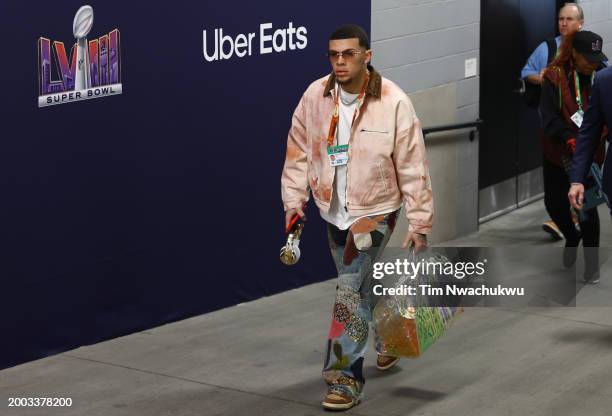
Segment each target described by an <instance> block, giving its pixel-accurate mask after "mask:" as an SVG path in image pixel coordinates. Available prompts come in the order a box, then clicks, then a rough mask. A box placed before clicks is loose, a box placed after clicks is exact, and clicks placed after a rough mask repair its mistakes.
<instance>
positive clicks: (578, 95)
mask: <svg viewBox="0 0 612 416" xmlns="http://www.w3.org/2000/svg"><path fill="white" fill-rule="evenodd" d="M594 79H595V72H593V73H592V74H591V85H593V80H594ZM574 87H575V90H576V103H577V104H578V109H579V111H583V110H582V92H581V91H580V80H579V79H578V72H576V71H574Z"/></svg>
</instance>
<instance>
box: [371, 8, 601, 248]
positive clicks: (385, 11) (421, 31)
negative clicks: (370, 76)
mask: <svg viewBox="0 0 612 416" xmlns="http://www.w3.org/2000/svg"><path fill="white" fill-rule="evenodd" d="M606 1H607V0H606ZM372 51H373V56H374V57H373V62H372V63H373V65H374V67H375V68H377V69H378V70H380V71H381V73H382V74H383V76H385V77H387V78H389V79H391V80H392V81H394V82H396V83H397V84H398V85H399V86H400V87H401V88H402V89H403V90H404V91H406V93H408V94H409V95H410V97H411V99H412V100H413V103H414V106H415V109H416V111H417V114H418V116H419V118H420V119H421V121H422V122H423V126H425V127H431V126H435V125H440V124H450V123H454V122H467V121H474V120H476V119H477V118H478V108H479V96H478V94H479V82H480V78H479V77H478V76H476V77H470V78H467V79H466V78H465V60H466V59H472V58H476V59H477V68H478V63H479V62H478V60H479V54H480V53H479V52H480V1H479V0H378V1H373V2H372ZM477 72H478V69H477ZM467 134H468V132H467V131H466V130H464V131H453V132H447V133H440V134H436V135H431V136H428V137H427V140H426V145H427V149H428V156H429V167H430V173H431V178H432V185H433V192H434V204H435V219H434V229H433V232H432V234H431V236H430V240H431V241H432V242H433V243H435V242H439V241H445V240H448V239H452V238H455V237H458V236H460V235H465V234H468V233H470V232H473V231H476V230H477V227H478V209H477V207H478V185H477V184H478V144H477V143H478V141H477V140H476V141H474V142H472V143H471V142H470V141H469V140H468V138H467ZM406 227H407V225H406V223H405V220H404V219H401V220H400V223H399V225H398V228H397V230H396V231H397V232H396V233H394V237H392V241H391V243H392V244H397V243H398V242H400V241H399V239H400V238H403V237H404V235H403V233H405V230H406ZM395 234H397V235H395Z"/></svg>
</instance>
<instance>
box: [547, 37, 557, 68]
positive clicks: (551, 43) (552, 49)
mask: <svg viewBox="0 0 612 416" xmlns="http://www.w3.org/2000/svg"><path fill="white" fill-rule="evenodd" d="M546 46H548V62H546V63H547V64H550V63H551V62H552V61H553V60H554V59H555V57H556V56H557V40H556V39H555V38H550V39H546Z"/></svg>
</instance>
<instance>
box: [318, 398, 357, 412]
mask: <svg viewBox="0 0 612 416" xmlns="http://www.w3.org/2000/svg"><path fill="white" fill-rule="evenodd" d="M358 404H359V399H356V400H353V401H352V402H350V403H327V402H321V406H323V408H325V409H327V410H348V409H350V408H351V407H355V406H357V405H358Z"/></svg>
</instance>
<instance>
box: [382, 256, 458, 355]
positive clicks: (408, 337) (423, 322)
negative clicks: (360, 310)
mask: <svg viewBox="0 0 612 416" xmlns="http://www.w3.org/2000/svg"><path fill="white" fill-rule="evenodd" d="M408 260H409V261H411V262H417V261H418V259H417V256H416V255H415V254H414V252H412V251H411V252H410V254H409V259H408ZM425 261H428V262H438V261H440V262H447V261H448V259H446V258H445V257H444V256H441V255H433V256H430V257H429V258H427V259H426V260H425ZM387 283H389V282H387ZM437 283H438V277H437V276H435V275H431V274H423V273H420V274H417V275H415V276H414V277H411V276H407V275H402V276H399V277H398V278H396V279H395V281H394V282H391V285H392V286H393V287H395V288H396V289H399V288H404V289H405V288H406V287H407V286H412V287H415V288H416V290H415V294H414V295H410V294H408V293H405V292H406V290H404V291H403V292H404V294H401V295H386V296H381V297H380V299H379V300H378V302H377V304H376V306H375V307H374V311H373V321H374V325H375V327H376V332H377V338H376V347H377V348H376V349H377V351H378V352H379V353H381V354H385V355H391V356H397V357H399V356H402V357H410V358H416V357H419V356H421V355H422V354H423V353H424V352H425V350H427V348H429V347H430V346H431V345H433V344H434V343H435V342H436V341H437V340H438V339H439V338H440V337H441V336H442V335H443V334H444V332H445V331H446V329H447V328H448V327H449V326H450V324H451V323H452V321H453V319H454V318H455V317H456V316H457V315H458V314H459V313H460V312H462V311H463V308H461V307H449V306H433V303H434V302H432V301H431V299H430V297H429V296H427V295H424V294H422V292H421V290H419V289H420V285H430V286H435V285H436V284H437Z"/></svg>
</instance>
